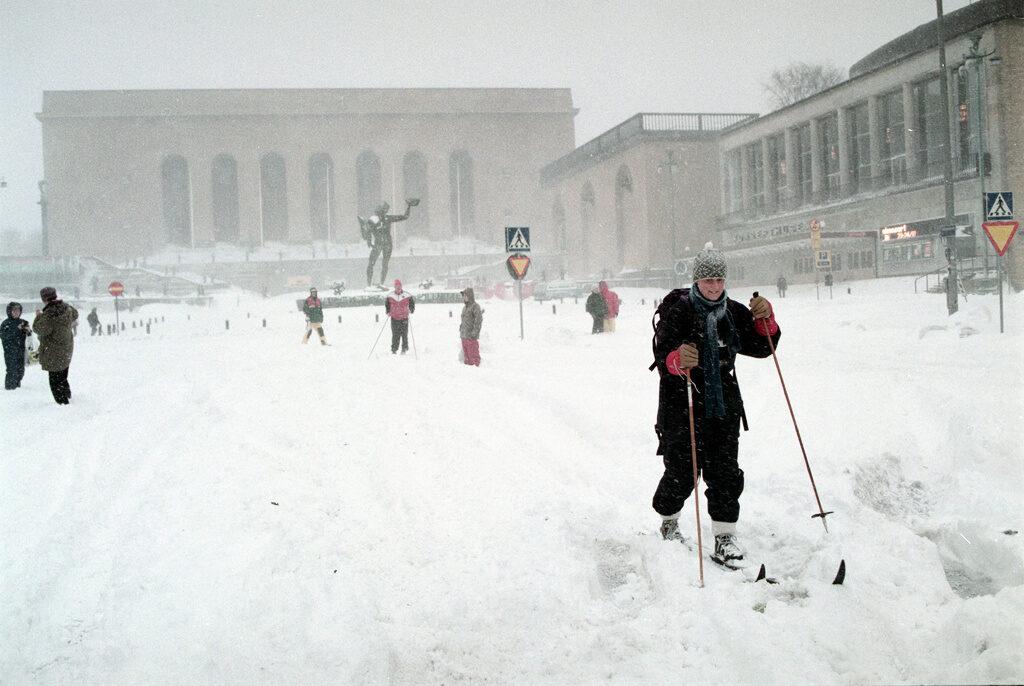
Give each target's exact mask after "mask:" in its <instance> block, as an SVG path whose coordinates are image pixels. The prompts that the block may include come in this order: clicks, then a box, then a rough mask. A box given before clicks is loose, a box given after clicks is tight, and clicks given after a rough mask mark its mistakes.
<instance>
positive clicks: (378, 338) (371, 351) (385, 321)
mask: <svg viewBox="0 0 1024 686" xmlns="http://www.w3.org/2000/svg"><path fill="white" fill-rule="evenodd" d="M387 325H388V318H387V317H385V318H384V326H381V327H380V333H378V334H377V339H376V340H375V341H374V342H373V347H372V348H370V354H369V355H367V356H366V359H370V358H371V357H373V351H374V350H376V349H377V342H378V341H380V337H381V336H382V335H383V334H384V327H386V326H387Z"/></svg>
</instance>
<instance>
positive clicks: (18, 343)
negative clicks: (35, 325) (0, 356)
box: [0, 302, 32, 391]
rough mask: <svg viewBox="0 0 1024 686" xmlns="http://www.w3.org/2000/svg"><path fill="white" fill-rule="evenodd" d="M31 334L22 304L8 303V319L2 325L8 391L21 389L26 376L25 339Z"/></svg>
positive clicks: (0, 335)
mask: <svg viewBox="0 0 1024 686" xmlns="http://www.w3.org/2000/svg"><path fill="white" fill-rule="evenodd" d="M31 334H32V329H31V328H30V327H29V325H28V321H27V320H24V319H22V318H21V303H15V302H12V303H8V304H7V319H5V320H4V323H3V324H0V341H3V347H4V364H5V365H6V366H7V375H6V376H5V377H4V388H5V389H6V390H8V391H13V390H14V389H15V388H20V387H21V380H22V378H24V376H25V339H26V338H28V337H29V336H30V335H31Z"/></svg>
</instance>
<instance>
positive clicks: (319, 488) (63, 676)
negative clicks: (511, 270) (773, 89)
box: [0, 280, 1024, 684]
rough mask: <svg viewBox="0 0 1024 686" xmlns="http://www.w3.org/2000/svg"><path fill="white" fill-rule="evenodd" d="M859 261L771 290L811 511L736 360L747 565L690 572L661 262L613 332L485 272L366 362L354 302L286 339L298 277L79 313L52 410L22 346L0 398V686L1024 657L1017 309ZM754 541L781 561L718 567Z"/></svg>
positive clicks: (657, 674)
mask: <svg viewBox="0 0 1024 686" xmlns="http://www.w3.org/2000/svg"><path fill="white" fill-rule="evenodd" d="M853 289H854V292H855V294H853V295H847V294H845V293H840V291H841V290H843V289H836V297H835V299H834V300H822V301H818V300H816V299H815V294H814V290H813V288H811V287H806V286H802V287H801V286H796V287H792V288H790V293H789V297H788V298H786V299H785V300H774V299H773V302H774V304H775V308H776V312H777V314H778V317H779V320H780V324H781V326H782V328H783V338H782V341H781V344H780V347H779V360H780V363H781V365H782V369H783V373H784V374H785V376H786V381H787V386H788V387H789V389H790V395H791V398H792V400H793V403H794V410H795V412H796V416H797V419H798V421H799V422H800V428H801V433H802V434H803V437H804V442H805V445H806V446H807V448H808V455H809V457H810V459H811V465H812V468H813V469H814V473H815V479H816V481H817V484H818V487H819V491H820V493H821V496H822V500H823V504H824V505H825V507H826V509H829V510H835V514H834V515H832V516H831V517H830V518H829V520H828V522H829V527H830V531H831V533H829V534H825V532H824V530H823V528H822V526H821V524H820V521H819V520H816V519H815V520H812V519H811V518H810V514H812V513H813V512H815V511H816V509H815V505H814V501H813V495H812V493H811V490H810V486H809V482H808V480H807V475H806V472H805V468H804V465H803V459H802V457H801V454H800V452H799V448H798V446H797V443H796V439H795V436H794V434H793V427H792V424H791V422H790V420H789V416H788V412H787V410H786V408H785V403H784V400H783V397H782V392H781V389H780V387H779V383H778V378H777V376H776V372H775V368H774V365H773V364H772V361H771V360H770V359H769V360H750V359H742V360H741V362H740V364H739V370H738V372H739V378H740V383H741V385H742V388H743V394H744V400H745V402H746V406H747V413H748V417H749V419H750V423H751V430H750V432H748V433H745V434H743V435H742V437H741V439H740V462H741V465H742V466H743V468H744V470H745V472H746V475H747V487H746V492H745V494H744V496H743V499H742V506H743V511H742V514H741V520H740V528H739V533H740V536H741V541H742V543H743V544H744V546H745V547H746V548H747V549H748V552H749V559H750V562H751V568H750V569H749V570H747V572H745V573H740V572H729V571H726V570H723V569H721V568H719V567H717V566H716V565H715V564H713V563H711V562H710V561H709V560H706V561H705V565H704V570H705V579H706V585H705V588H703V589H701V588H699V587H698V582H697V560H696V554H695V553H694V552H692V551H690V550H687V549H686V547H684V546H680V545H677V544H671V543H666V542H663V541H661V540H660V537H659V536H658V534H657V525H658V518H657V516H656V515H655V514H654V512H653V510H651V508H650V499H651V496H652V494H653V490H654V487H655V486H656V484H657V480H658V478H659V477H660V475H661V462H660V458H659V457H658V456H656V455H655V454H654V451H655V448H656V441H655V437H654V432H653V424H654V418H655V413H656V407H657V379H656V375H655V374H654V373H651V372H648V371H647V369H646V368H647V365H648V364H649V363H650V326H649V319H650V314H651V312H652V309H653V306H652V304H651V302H652V300H653V298H655V297H658V296H660V295H661V293H659V292H657V291H650V290H648V291H639V290H630V289H623V290H622V291H620V293H621V295H623V299H624V306H623V311H622V315H621V316H620V320H619V325H618V329H619V330H618V332H617V333H616V334H614V335H608V336H591V335H590V334H589V330H590V320H589V317H588V316H587V315H586V314H585V313H584V312H583V304H582V301H581V302H580V303H579V304H578V305H574V304H572V303H571V302H570V301H566V302H564V303H563V304H560V305H559V306H558V314H557V315H556V314H552V313H551V309H550V306H549V305H548V304H544V305H538V304H536V303H533V302H530V301H527V303H526V305H525V308H526V340H525V341H520V340H519V330H518V309H517V306H516V305H515V304H514V303H511V302H500V301H484V302H483V303H482V305H483V307H484V310H485V316H484V329H483V340H482V341H481V343H482V345H481V348H482V357H483V364H482V366H481V367H480V368H469V367H464V366H462V365H461V364H459V363H458V361H457V359H456V354H457V351H458V337H457V329H458V313H459V307H458V306H454V305H453V306H442V305H423V306H421V307H420V308H418V310H417V312H416V314H415V315H414V317H413V332H412V336H413V340H414V341H415V343H416V354H415V355H414V353H413V351H412V350H410V351H409V354H407V355H404V356H392V355H391V354H390V351H389V344H390V332H389V331H384V334H383V336H381V339H380V342H379V343H378V345H377V348H376V350H375V352H374V354H373V355H372V356H371V357H370V359H367V353H368V351H369V350H370V346H371V345H372V344H373V341H374V338H375V337H376V336H377V333H378V332H379V331H380V330H381V326H382V322H375V321H374V320H373V315H374V313H376V312H378V310H373V309H369V308H361V309H352V310H340V311H338V310H328V311H327V315H328V316H327V317H326V321H325V330H326V333H327V338H328V340H329V341H330V342H331V344H332V345H331V346H330V347H321V346H320V345H318V344H317V343H316V341H315V339H314V340H313V341H311V342H310V343H309V344H308V345H300V344H299V341H300V338H301V335H302V317H301V315H300V314H299V313H298V312H296V311H295V310H294V304H293V303H294V297H281V298H274V299H270V300H261V299H253V298H251V297H249V296H247V295H235V294H230V295H228V294H226V295H222V296H218V302H217V304H215V305H214V306H213V307H211V308H206V309H203V308H177V307H170V306H161V307H155V306H154V307H153V308H152V311H150V308H145V309H143V310H141V311H140V312H139V313H135V314H133V315H131V316H135V317H144V318H148V317H153V316H166V318H167V321H166V322H162V323H158V324H154V328H153V333H152V334H151V335H149V336H147V335H146V334H145V333H144V330H143V329H134V330H133V329H131V328H129V329H127V330H126V332H125V335H124V336H122V337H120V338H119V339H116V338H108V337H101V338H90V337H88V336H87V335H86V336H82V335H81V332H82V329H80V336H79V338H78V340H77V344H76V345H77V350H76V355H75V360H74V364H73V365H72V372H71V379H70V380H71V384H72V388H73V391H74V399H73V401H72V402H73V404H72V405H71V406H70V407H68V408H61V407H58V406H56V405H55V404H53V403H52V400H51V399H50V397H49V391H48V388H47V387H46V383H45V376H44V375H43V374H42V372H40V371H39V370H38V368H30V369H28V370H27V374H26V380H25V383H24V386H23V388H22V390H19V391H18V392H17V393H6V394H5V395H4V396H3V401H4V402H3V405H2V406H0V416H2V418H3V423H4V426H5V427H10V429H9V431H10V432H11V438H9V440H8V441H7V449H6V450H5V451H4V458H3V460H2V461H0V481H2V483H3V486H4V491H5V498H4V499H3V505H2V507H0V546H2V549H3V550H4V551H5V553H4V555H3V556H0V595H2V597H4V599H5V612H3V613H0V683H5V684H6V683H11V684H21V683H41V684H51V683H52V684H61V683H104V684H122V683H123V684H133V683H186V682H189V683H232V684H235V683H237V684H250V683H374V684H377V683H380V684H425V683H485V682H489V683H524V684H525V683H529V684H563V683H592V682H596V681H600V680H607V681H610V682H612V683H651V684H655V683H657V684H661V683H691V682H693V683H707V682H709V681H715V682H725V683H729V682H738V683H777V684H792V683H835V684H860V683H880V682H884V683H921V682H948V683H1013V682H1019V681H1021V680H1022V679H1024V664H1022V658H1021V654H1020V646H1021V638H1022V636H1024V620H1022V619H1021V617H1024V571H1022V560H1024V546H1022V539H1021V536H1019V535H1004V534H1003V533H1002V531H1003V530H1007V529H1009V530H1020V529H1021V528H1022V526H1021V525H1022V524H1024V521H1022V514H1024V512H1022V504H1021V499H1020V493H1021V489H1022V487H1024V473H1022V466H1021V460H1020V458H1021V451H1020V448H1019V444H1018V443H1017V437H1016V433H1017V432H1016V430H1015V429H1012V428H1011V427H1016V426H1017V425H1019V422H1020V420H1021V419H1022V418H1024V412H1022V400H1021V394H1020V380H1021V378H1022V371H1024V364H1022V359H1021V356H1020V355H1019V353H1017V352H1016V351H1019V349H1020V343H1021V342H1022V337H1021V335H1020V334H1019V333H1017V331H1019V330H1020V328H1021V324H1020V322H1022V321H1024V319H1022V317H1024V302H1022V299H1021V297H1020V296H1017V295H1011V296H1009V297H1008V299H1007V307H1008V312H1007V322H1008V333H1006V334H1004V335H1002V336H1000V335H999V334H998V324H997V323H993V310H992V308H993V307H995V304H994V303H995V299H994V298H988V299H985V298H982V297H980V296H972V299H971V301H970V302H969V303H967V304H964V305H963V310H962V312H961V313H960V314H958V315H957V316H955V317H952V318H947V317H946V316H945V314H944V312H943V311H942V308H943V303H942V302H940V301H939V299H938V298H937V297H935V296H925V295H921V296H914V295H913V294H912V291H911V288H910V282H909V281H907V280H887V281H878V282H871V283H858V284H854V285H853ZM749 290H754V289H749ZM761 290H762V292H769V289H761ZM731 295H732V297H734V298H737V299H741V300H746V298H747V297H749V293H747V292H746V290H744V292H743V293H740V292H732V293H731ZM236 298H237V300H236ZM641 298H644V299H646V304H645V305H643V306H642V305H641V304H640V300H641ZM381 309H382V308H381ZM448 310H452V311H453V314H454V316H453V317H449V316H448ZM246 312H251V314H252V316H251V318H246V317H245V313H246ZM338 312H340V313H341V314H342V315H343V320H344V323H343V324H338V323H337V317H336V316H335V315H336V313H338ZM104 314H105V313H103V312H102V311H101V317H103V318H104V320H106V319H107V318H112V313H109V314H110V315H111V317H105V316H104ZM186 314H187V315H188V318H186ZM264 317H266V318H267V320H268V327H267V328H265V329H264V328H262V327H261V326H260V321H261V319H262V318H264ZM225 319H231V329H230V330H225V329H224V320H225ZM129 321H130V320H129ZM86 331H87V329H86ZM1008 351H1012V353H1008ZM701 491H702V492H701V503H702V506H703V505H704V497H703V488H702V489H701ZM702 520H703V521H704V523H705V532H704V542H705V546H706V550H707V549H708V548H709V547H710V546H712V545H713V540H712V538H711V535H710V529H709V519H708V518H707V516H706V514H704V515H702ZM681 524H682V527H683V530H684V532H685V533H686V534H687V535H688V536H692V535H693V534H692V528H693V506H692V501H688V502H687V504H686V508H685V509H684V511H683V517H682V519H681ZM841 558H845V559H846V560H847V564H848V575H847V582H846V584H845V585H844V586H841V587H834V586H831V585H830V582H831V579H832V577H833V576H834V574H835V571H836V568H837V566H838V563H839V560H840V559H841ZM761 561H764V562H765V563H767V566H768V571H769V574H770V575H772V576H775V577H777V578H778V579H779V580H780V583H779V584H778V585H773V586H769V585H766V584H763V583H761V584H754V583H745V581H744V580H745V579H746V578H748V575H749V577H752V576H753V574H755V573H756V568H757V565H758V564H759V563H760V562H761Z"/></svg>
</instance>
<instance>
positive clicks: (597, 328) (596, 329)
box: [590, 315, 604, 333]
mask: <svg viewBox="0 0 1024 686" xmlns="http://www.w3.org/2000/svg"><path fill="white" fill-rule="evenodd" d="M590 316H591V317H593V319H594V326H592V327H591V328H590V333H604V317H596V316H594V315H590Z"/></svg>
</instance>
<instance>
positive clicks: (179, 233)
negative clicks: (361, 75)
mask: <svg viewBox="0 0 1024 686" xmlns="http://www.w3.org/2000/svg"><path fill="white" fill-rule="evenodd" d="M574 116H575V110H574V108H573V105H572V96H571V93H570V92H569V90H568V89H408V90H384V89H366V90H199V91H196V90H181V91H47V92H44V94H43V107H42V112H40V113H39V115H38V118H39V120H40V121H41V122H42V129H43V156H44V174H45V190H46V200H47V205H46V219H45V224H46V225H45V227H44V230H45V232H46V236H47V242H48V249H49V252H50V254H53V255H69V254H95V255H100V256H105V257H112V258H124V257H128V256H135V255H145V254H149V253H152V252H155V251H158V250H160V249H162V248H164V247H165V246H168V245H179V246H184V247H190V246H203V245H209V244H211V243H213V242H215V241H224V242H228V243H234V244H239V245H263V244H266V243H268V242H274V241H279V242H300V243H301V242H307V243H308V242H311V241H313V240H331V241H332V242H344V243H352V242H358V241H359V240H360V238H359V228H358V223H357V221H356V215H357V214H363V215H368V214H369V213H370V212H371V211H372V209H373V207H374V206H376V204H377V203H378V202H380V201H381V200H386V201H389V202H391V205H392V210H391V211H392V212H401V211H402V210H403V209H404V204H403V202H404V199H405V198H406V197H412V196H415V197H419V198H420V199H421V204H420V206H419V207H417V208H415V209H414V210H413V215H412V218H411V219H410V220H409V221H408V222H406V223H404V224H398V225H396V229H395V232H396V238H400V237H401V235H402V234H401V233H400V232H403V231H404V232H406V233H405V235H419V236H423V237H426V238H431V239H447V238H453V237H456V236H457V235H462V236H464V237H471V238H475V239H477V240H480V241H484V242H488V243H494V244H498V243H500V241H501V240H502V239H503V232H502V228H503V227H504V226H505V225H508V224H523V225H533V224H536V223H538V222H541V221H543V220H545V219H546V218H547V211H546V208H543V209H544V211H543V212H541V208H542V202H541V196H542V193H541V191H540V182H539V174H538V172H539V170H540V168H541V167H542V166H544V165H545V164H546V163H548V162H550V161H551V160H553V159H556V158H558V157H560V156H562V155H564V154H565V153H567V152H569V151H570V150H572V148H573V145H574V125H573V118H574Z"/></svg>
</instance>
